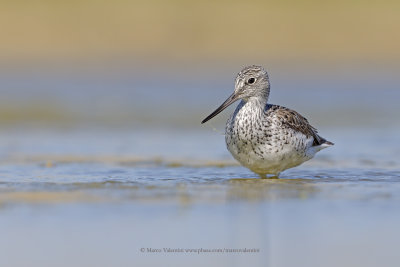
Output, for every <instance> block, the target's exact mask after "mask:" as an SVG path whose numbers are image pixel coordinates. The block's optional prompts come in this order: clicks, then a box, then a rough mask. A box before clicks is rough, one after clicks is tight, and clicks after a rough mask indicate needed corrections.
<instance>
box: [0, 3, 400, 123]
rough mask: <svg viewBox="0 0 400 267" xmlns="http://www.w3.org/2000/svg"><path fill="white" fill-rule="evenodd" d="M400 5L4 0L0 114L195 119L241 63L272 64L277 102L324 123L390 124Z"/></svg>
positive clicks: (11, 117) (24, 119)
mask: <svg viewBox="0 0 400 267" xmlns="http://www.w3.org/2000/svg"><path fill="white" fill-rule="evenodd" d="M399 8H400V3H399V2H398V1H368V2H365V1H355V0H352V1H313V0H304V1H290V0H285V1H251V2H243V1H179V0H176V1H157V0H156V1H125V0H116V1H105V0H104V1H102V0H100V1H94V0H93V1H92V0H83V1H50V0H38V1H24V0H18V1H2V3H1V9H0V20H1V23H0V25H1V26H0V27H1V31H0V34H1V40H2V41H1V43H0V69H1V72H0V90H1V91H0V93H1V98H0V122H1V123H2V124H3V127H4V125H15V124H20V123H23V124H25V123H28V124H30V125H39V124H40V125H43V124H45V125H47V126H50V127H53V126H57V125H69V126H71V125H79V124H81V123H83V124H96V125H114V126H116V125H119V126H121V125H123V126H127V125H129V126H132V125H139V124H140V125H161V124H163V125H165V126H168V125H169V126H171V125H174V126H195V127H197V126H198V122H199V121H201V119H202V117H204V116H205V115H207V114H208V113H209V112H211V110H212V109H213V108H214V107H216V106H217V105H218V104H219V103H220V102H222V101H223V100H224V99H225V97H226V96H228V95H229V94H230V92H231V91H232V90H233V81H234V78H235V76H236V73H237V72H238V71H239V70H240V69H241V68H242V67H244V66H246V65H251V64H259V65H263V66H264V67H265V68H266V69H267V70H268V71H269V74H270V78H271V84H272V94H271V102H272V103H279V104H282V105H286V106H290V107H292V108H294V109H297V110H298V111H299V112H301V113H303V114H304V115H310V116H311V115H312V122H314V123H316V124H317V125H324V124H326V125H327V126H328V125H333V124H334V125H335V126H336V125H344V124H346V125H349V124H351V125H353V126H354V124H365V123H366V124H370V123H387V124H391V121H392V120H393V119H395V118H397V114H396V113H398V112H399V109H398V105H397V104H396V103H397V99H398V97H399V93H398V91H399V90H398V86H397V85H398V84H399V83H398V82H399V78H398V72H399V68H400V67H399V59H400V50H399V49H398V48H399V46H400V34H399V33H398V28H399V25H400V16H399ZM316 110H317V111H318V112H316ZM310 116H309V117H310ZM220 117H222V116H220ZM338 118H340V120H338ZM224 120H225V118H222V119H221V120H220V122H222V121H224Z"/></svg>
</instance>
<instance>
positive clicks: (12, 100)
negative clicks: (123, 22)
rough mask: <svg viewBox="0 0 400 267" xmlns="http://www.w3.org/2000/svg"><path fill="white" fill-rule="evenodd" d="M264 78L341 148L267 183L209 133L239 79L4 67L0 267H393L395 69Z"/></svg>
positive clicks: (302, 71) (398, 136) (210, 72)
mask: <svg viewBox="0 0 400 267" xmlns="http://www.w3.org/2000/svg"><path fill="white" fill-rule="evenodd" d="M147 68H149V67H147ZM231 68H233V66H232V67H231ZM270 70H271V71H270V76H271V84H272V91H271V102H272V103H278V104H282V105H284V106H288V107H290V108H293V109H295V110H297V111H299V112H300V113H301V114H303V115H305V116H306V117H307V118H309V120H310V122H311V123H312V124H313V125H314V126H316V127H317V128H318V130H319V132H320V134H321V135H322V136H323V137H325V138H327V139H328V140H330V141H333V142H334V143H335V146H333V147H331V148H329V149H326V150H323V151H321V152H320V153H318V154H317V156H316V157H315V158H314V159H312V160H310V161H308V162H307V163H305V164H303V165H301V166H299V167H297V168H294V169H291V170H288V171H285V172H283V173H282V175H281V179H268V180H264V179H259V178H258V177H257V176H256V175H255V174H253V173H252V172H250V171H249V170H247V169H245V168H243V167H241V166H239V165H238V164H237V163H236V162H235V161H234V160H233V159H232V157H231V156H230V155H229V153H228V152H227V150H226V148H225V144H224V136H223V134H222V133H223V121H225V120H226V119H227V113H228V112H224V113H222V114H221V115H219V116H218V117H216V118H215V120H214V119H213V120H212V121H210V122H209V123H207V124H206V125H200V121H201V119H203V118H204V117H205V116H206V115H208V114H209V113H210V112H211V111H212V110H213V109H214V108H216V107H217V106H218V105H219V104H221V103H222V101H223V100H224V99H225V98H226V97H227V96H228V95H229V94H230V93H231V91H232V89H233V88H232V85H233V78H234V75H232V73H235V71H237V70H236V69H229V68H227V69H223V70H218V71H217V70H215V69H208V68H206V69H204V70H202V71H201V75H199V72H197V71H196V69H192V68H188V69H186V70H182V69H181V70H178V71H174V70H169V72H165V71H166V70H165V68H159V69H157V68H156V66H151V69H147V70H146V67H142V66H140V67H136V68H130V67H127V68H125V69H118V68H115V69H113V67H109V69H108V68H105V69H104V70H101V69H100V70H93V71H92V69H90V70H89V71H88V70H86V71H82V70H81V69H80V68H78V67H77V68H68V67H65V68H54V69H45V68H43V69H41V68H40V67H38V68H35V69H34V70H33V69H31V68H28V69H26V70H23V69H17V70H15V71H13V70H8V69H7V70H5V69H3V70H2V72H1V73H0V78H1V79H0V93H1V95H2V97H1V99H0V122H2V127H1V128H0V236H1V237H2V238H1V239H0V255H1V257H0V266H167V265H168V266H188V265H190V266H204V265H211V266H216V265H218V266H244V265H245V266H274V267H275V266H363V267H368V266H396V267H397V265H398V262H400V256H399V254H398V252H397V248H398V246H399V240H400V230H398V225H400V212H399V210H400V157H399V155H400V128H399V125H400V123H399V122H400V120H399V118H398V114H399V112H400V106H399V105H398V98H399V97H400V91H399V90H398V84H399V82H400V80H399V76H398V71H397V70H398V69H396V68H395V67H393V66H392V67H390V66H389V67H387V68H385V69H383V68H381V69H379V68H376V66H371V69H369V70H368V69H366V68H352V67H347V68H343V69H340V70H336V71H335V70H332V69H328V68H327V69H323V68H321V69H318V70H316V69H314V70H312V69H306V68H304V65H297V66H296V65H293V66H289V67H285V68H279V66H270ZM293 95H295V97H293ZM230 110H232V108H231V109H230ZM214 127H215V128H216V129H214ZM164 248H165V249H167V251H164ZM142 249H143V252H142ZM168 249H172V250H175V251H176V252H168ZM186 249H194V250H188V251H186ZM232 249H236V250H238V249H248V250H249V251H247V252H243V251H242V252H240V251H232ZM160 250H161V251H160Z"/></svg>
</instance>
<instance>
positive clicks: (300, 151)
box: [226, 132, 316, 175]
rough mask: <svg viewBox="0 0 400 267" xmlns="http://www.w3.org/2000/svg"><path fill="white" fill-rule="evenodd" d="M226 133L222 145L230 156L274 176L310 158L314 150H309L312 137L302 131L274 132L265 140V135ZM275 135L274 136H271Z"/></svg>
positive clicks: (258, 170)
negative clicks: (307, 136) (288, 133)
mask: <svg viewBox="0 0 400 267" xmlns="http://www.w3.org/2000/svg"><path fill="white" fill-rule="evenodd" d="M262 134H263V133H261V135H260V136H258V138H257V136H256V134H253V135H252V136H249V135H248V134H244V133H243V134H242V133H241V132H236V133H235V132H233V133H232V132H230V133H228V132H227V133H226V145H227V148H228V150H229V152H230V153H231V154H232V156H233V157H234V158H235V159H236V160H237V161H239V162H240V164H242V165H243V166H245V167H247V168H249V169H250V170H251V171H253V172H255V173H258V174H273V175H278V174H279V173H280V172H282V171H284V170H286V169H289V168H293V167H295V166H298V165H300V164H302V163H303V162H305V161H307V160H309V159H311V158H312V157H313V156H314V155H315V153H316V151H315V149H312V147H311V146H312V142H313V139H312V137H311V138H306V137H305V136H304V135H303V134H294V135H293V136H292V137H289V136H285V133H275V135H274V137H273V138H271V139H268V138H266V137H265V135H262ZM275 136H278V137H275Z"/></svg>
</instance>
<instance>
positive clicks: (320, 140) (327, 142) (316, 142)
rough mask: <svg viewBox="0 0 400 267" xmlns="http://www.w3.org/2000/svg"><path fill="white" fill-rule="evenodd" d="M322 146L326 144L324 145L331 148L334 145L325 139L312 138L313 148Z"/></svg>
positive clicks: (319, 137)
mask: <svg viewBox="0 0 400 267" xmlns="http://www.w3.org/2000/svg"><path fill="white" fill-rule="evenodd" d="M322 144H326V145H330V146H333V145H334V143H332V142H331V141H328V140H326V139H325V138H323V137H321V136H319V135H318V138H315V137H314V143H313V146H320V145H322Z"/></svg>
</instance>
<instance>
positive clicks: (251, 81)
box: [247, 78, 256, 84]
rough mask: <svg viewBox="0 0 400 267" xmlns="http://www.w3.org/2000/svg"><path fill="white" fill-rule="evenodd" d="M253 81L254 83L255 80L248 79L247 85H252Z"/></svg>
mask: <svg viewBox="0 0 400 267" xmlns="http://www.w3.org/2000/svg"><path fill="white" fill-rule="evenodd" d="M255 81H256V79H254V78H250V79H248V80H247V83H248V84H253V83H254V82H255Z"/></svg>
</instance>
